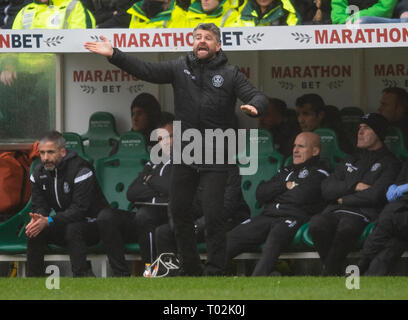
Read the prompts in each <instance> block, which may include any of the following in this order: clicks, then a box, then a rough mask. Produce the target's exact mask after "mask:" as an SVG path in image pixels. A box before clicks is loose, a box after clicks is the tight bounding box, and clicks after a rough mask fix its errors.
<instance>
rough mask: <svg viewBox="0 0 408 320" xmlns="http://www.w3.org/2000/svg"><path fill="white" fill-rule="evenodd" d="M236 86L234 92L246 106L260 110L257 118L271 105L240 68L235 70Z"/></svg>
mask: <svg viewBox="0 0 408 320" xmlns="http://www.w3.org/2000/svg"><path fill="white" fill-rule="evenodd" d="M234 84H235V86H234V90H235V94H236V95H237V97H238V98H239V99H240V100H241V101H243V102H244V103H245V104H249V105H251V106H254V107H255V108H256V109H257V110H258V115H257V116H259V115H261V114H262V113H263V112H264V110H266V108H267V107H268V105H269V102H268V99H267V98H266V96H265V95H264V94H263V93H261V92H260V91H259V90H257V89H256V88H255V87H254V86H253V85H252V84H251V82H249V81H248V79H247V78H246V77H245V75H244V74H243V73H242V72H241V71H239V70H238V68H236V69H235V76H234Z"/></svg>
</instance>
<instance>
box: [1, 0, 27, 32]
mask: <svg viewBox="0 0 408 320" xmlns="http://www.w3.org/2000/svg"><path fill="white" fill-rule="evenodd" d="M29 3H31V1H29V0H2V1H0V28H1V29H11V26H12V25H13V21H14V18H15V16H16V15H17V13H18V12H19V11H20V10H21V8H22V7H24V6H25V5H27V4H29Z"/></svg>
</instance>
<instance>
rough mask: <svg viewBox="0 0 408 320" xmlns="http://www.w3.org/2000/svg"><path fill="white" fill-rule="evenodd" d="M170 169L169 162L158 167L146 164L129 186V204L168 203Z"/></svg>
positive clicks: (149, 163)
mask: <svg viewBox="0 0 408 320" xmlns="http://www.w3.org/2000/svg"><path fill="white" fill-rule="evenodd" d="M171 167H172V165H171V163H170V160H169V161H167V162H166V163H164V164H163V163H160V164H158V165H155V164H153V163H151V162H150V161H149V162H147V163H146V164H145V166H144V168H143V170H142V172H140V173H139V175H138V176H137V178H136V179H135V180H134V181H133V182H132V184H131V185H130V186H129V188H128V190H127V194H126V196H127V199H128V200H129V201H130V202H136V201H139V202H151V203H166V202H168V201H169V186H170V173H171ZM149 176H150V178H148V177H149Z"/></svg>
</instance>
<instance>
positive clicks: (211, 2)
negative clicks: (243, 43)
mask: <svg viewBox="0 0 408 320" xmlns="http://www.w3.org/2000/svg"><path fill="white" fill-rule="evenodd" d="M241 4H242V3H241ZM238 7H239V2H238V0H231V1H230V0H195V1H193V2H192V3H191V5H190V7H189V8H188V11H187V14H186V19H185V21H184V25H183V22H181V21H180V22H177V24H176V26H177V27H180V28H181V27H183V28H194V27H196V26H197V25H198V24H199V23H210V22H212V23H214V24H215V25H216V26H218V27H228V26H230V25H231V23H233V22H234V21H235V20H237V19H238V17H239V11H238Z"/></svg>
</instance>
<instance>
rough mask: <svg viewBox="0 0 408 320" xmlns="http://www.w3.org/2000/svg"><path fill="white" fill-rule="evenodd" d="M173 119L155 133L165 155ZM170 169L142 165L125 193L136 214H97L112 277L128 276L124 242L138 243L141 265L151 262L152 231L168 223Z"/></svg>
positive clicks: (165, 119)
mask: <svg viewBox="0 0 408 320" xmlns="http://www.w3.org/2000/svg"><path fill="white" fill-rule="evenodd" d="M173 120H174V116H173V115H172V114H169V113H165V114H164V116H163V121H161V122H160V124H159V127H160V128H159V129H158V131H157V134H158V140H159V144H160V146H161V151H162V152H164V153H165V154H166V155H169V154H170V153H171V148H172V144H173ZM172 167H173V166H172V163H171V160H168V161H167V162H165V163H163V162H162V163H158V164H154V163H152V162H151V161H148V162H147V163H146V164H145V166H144V168H143V170H142V171H141V172H140V173H139V175H138V176H137V177H136V179H135V180H134V181H133V182H132V184H131V185H130V186H129V188H128V190H127V193H126V196H127V199H128V200H129V201H130V202H132V203H135V202H138V204H137V205H136V207H137V211H136V213H135V212H131V211H125V210H120V209H112V208H108V209H105V210H103V211H102V212H101V213H100V214H99V216H98V218H97V223H98V226H99V230H100V235H101V239H102V242H103V244H104V246H105V248H106V251H107V254H108V257H109V263H110V266H111V267H112V270H113V273H114V275H115V276H129V275H130V272H129V269H128V266H127V264H126V261H125V257H124V255H125V243H134V242H138V243H139V246H140V254H141V257H142V261H143V263H144V264H146V263H152V262H153V261H154V259H155V248H156V246H155V241H154V239H155V237H154V232H155V229H156V227H157V226H159V225H162V224H165V223H167V222H168V221H169V219H168V213H167V205H165V204H167V203H168V202H169V185H170V175H171V171H172ZM161 204H164V205H161Z"/></svg>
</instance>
